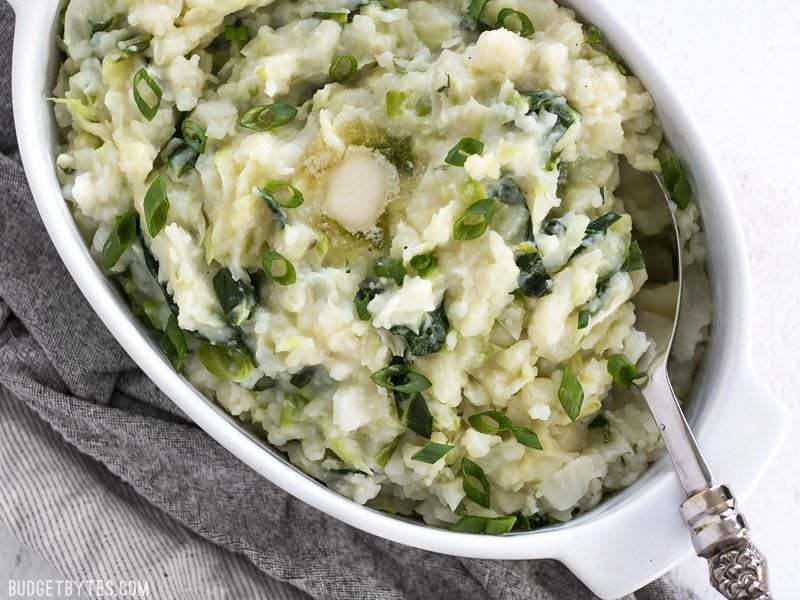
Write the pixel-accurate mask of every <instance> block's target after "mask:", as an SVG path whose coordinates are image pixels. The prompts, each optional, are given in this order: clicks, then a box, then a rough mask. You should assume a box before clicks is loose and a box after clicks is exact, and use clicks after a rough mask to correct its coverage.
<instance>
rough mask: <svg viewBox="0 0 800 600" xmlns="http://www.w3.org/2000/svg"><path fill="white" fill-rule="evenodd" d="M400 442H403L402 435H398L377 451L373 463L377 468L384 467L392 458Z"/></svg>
mask: <svg viewBox="0 0 800 600" xmlns="http://www.w3.org/2000/svg"><path fill="white" fill-rule="evenodd" d="M402 441H403V434H400V435H398V436H397V437H396V438H394V439H393V440H392V441H391V442H389V443H388V444H386V445H384V446H383V447H381V449H380V450H378V453H377V454H376V455H375V463H376V464H377V465H378V466H379V467H385V466H386V463H388V462H389V460H390V459H391V458H392V455H393V454H394V452H395V450H397V447H398V446H399V445H400V442H402Z"/></svg>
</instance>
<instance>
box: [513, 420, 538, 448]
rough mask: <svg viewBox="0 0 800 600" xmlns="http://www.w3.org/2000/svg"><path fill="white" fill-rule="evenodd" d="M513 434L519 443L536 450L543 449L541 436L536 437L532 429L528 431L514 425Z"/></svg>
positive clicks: (525, 428)
mask: <svg viewBox="0 0 800 600" xmlns="http://www.w3.org/2000/svg"><path fill="white" fill-rule="evenodd" d="M511 433H513V434H514V439H516V440H517V443H519V444H522V445H523V446H525V447H527V448H533V449H535V450H541V449H542V442H540V441H539V436H538V435H536V432H535V431H533V430H532V429H528V428H527V427H523V426H522V425H512V426H511Z"/></svg>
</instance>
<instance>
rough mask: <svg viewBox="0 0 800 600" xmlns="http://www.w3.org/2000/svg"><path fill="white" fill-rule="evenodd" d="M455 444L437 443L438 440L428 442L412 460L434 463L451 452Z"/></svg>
mask: <svg viewBox="0 0 800 600" xmlns="http://www.w3.org/2000/svg"><path fill="white" fill-rule="evenodd" d="M453 448H455V446H450V445H449V444H437V443H436V442H427V443H426V444H425V445H424V446H423V447H422V450H420V451H419V452H416V453H415V454H414V455H413V456H412V457H411V460H418V461H419V462H424V463H428V464H429V465H432V464H433V463H435V462H436V461H438V460H439V459H441V458H443V457H444V455H445V454H447V453H448V452H450V450H452V449H453Z"/></svg>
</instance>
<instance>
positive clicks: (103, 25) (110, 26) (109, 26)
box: [91, 14, 121, 35]
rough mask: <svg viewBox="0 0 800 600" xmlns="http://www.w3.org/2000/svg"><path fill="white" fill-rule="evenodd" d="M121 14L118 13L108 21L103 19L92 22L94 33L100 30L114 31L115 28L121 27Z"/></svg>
mask: <svg viewBox="0 0 800 600" xmlns="http://www.w3.org/2000/svg"><path fill="white" fill-rule="evenodd" d="M120 19H121V15H119V14H116V15H114V16H113V17H111V18H109V19H108V20H107V21H102V22H99V23H92V24H91V25H92V35H94V34H95V33H98V32H100V31H103V32H109V31H114V30H115V29H119V25H120Z"/></svg>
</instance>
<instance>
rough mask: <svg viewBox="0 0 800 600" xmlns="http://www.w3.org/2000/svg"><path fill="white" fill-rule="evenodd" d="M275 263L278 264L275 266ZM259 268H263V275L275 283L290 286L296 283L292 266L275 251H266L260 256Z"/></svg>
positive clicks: (295, 274) (295, 275)
mask: <svg viewBox="0 0 800 600" xmlns="http://www.w3.org/2000/svg"><path fill="white" fill-rule="evenodd" d="M275 263H278V264H277V266H276V265H275ZM261 266H262V267H263V268H264V273H266V275H267V277H269V278H270V279H272V280H273V281H274V282H275V283H279V284H280V285H291V284H293V283H294V282H295V281H297V273H296V271H295V270H294V265H293V264H292V263H291V262H289V259H287V258H286V257H285V256H283V255H282V254H279V253H278V252H275V250H267V251H266V252H264V254H262V255H261Z"/></svg>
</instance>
